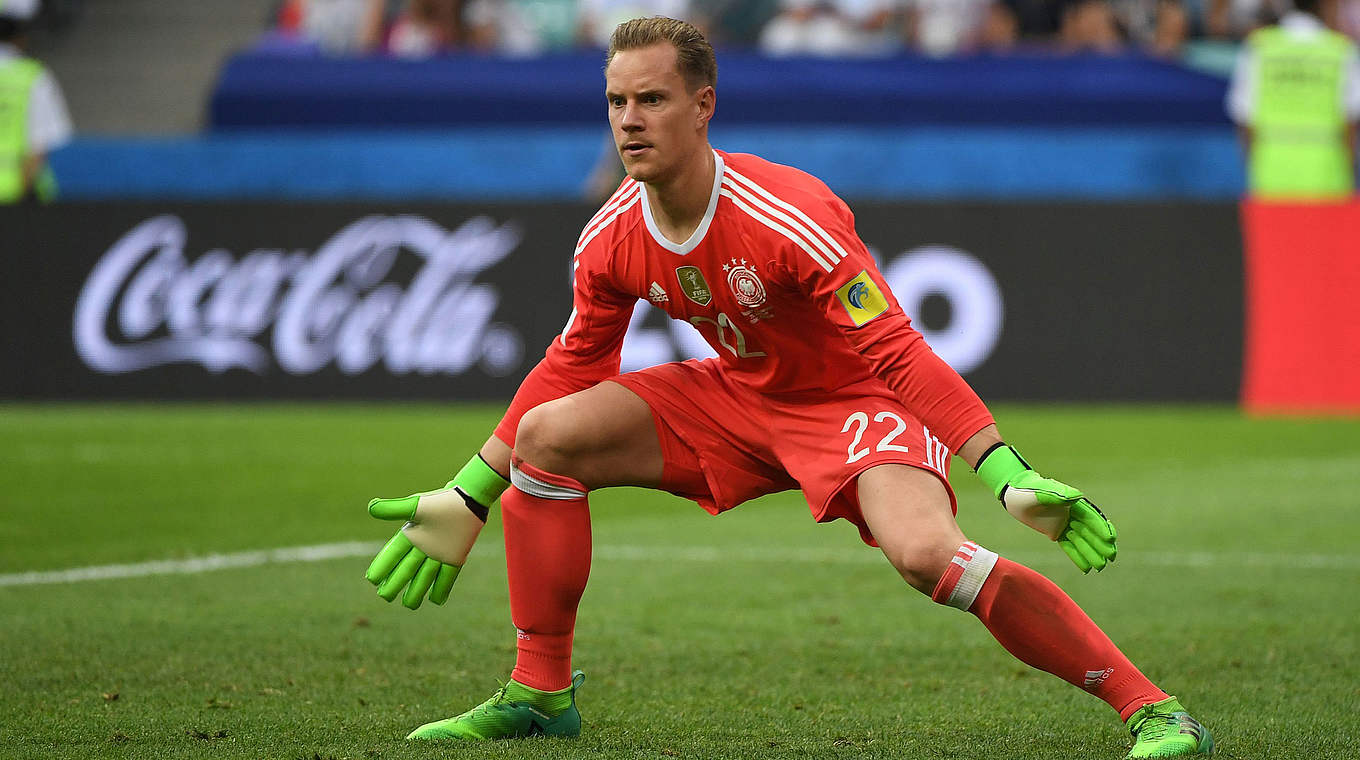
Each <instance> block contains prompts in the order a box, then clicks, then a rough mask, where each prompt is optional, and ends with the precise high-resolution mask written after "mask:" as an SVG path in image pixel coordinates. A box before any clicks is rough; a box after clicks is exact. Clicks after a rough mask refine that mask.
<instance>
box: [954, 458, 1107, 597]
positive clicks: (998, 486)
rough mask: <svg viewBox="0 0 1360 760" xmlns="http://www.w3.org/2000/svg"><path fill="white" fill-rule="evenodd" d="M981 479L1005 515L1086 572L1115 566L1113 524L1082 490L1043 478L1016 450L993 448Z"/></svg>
mask: <svg viewBox="0 0 1360 760" xmlns="http://www.w3.org/2000/svg"><path fill="white" fill-rule="evenodd" d="M977 474H978V477H979V478H981V479H982V482H983V483H985V484H986V485H987V487H988V488H991V489H992V493H993V494H995V495H996V498H998V499H1000V500H1001V505H1002V506H1004V507H1005V508H1006V511H1007V512H1010V513H1011V515H1012V516H1013V517H1015V519H1017V520H1019V521H1020V522H1022V523H1024V524H1026V525H1028V526H1029V527H1031V528H1033V529H1035V530H1037V531H1039V532H1040V533H1042V534H1044V535H1046V536H1048V537H1049V539H1050V540H1053V541H1057V542H1058V546H1059V547H1061V548H1062V550H1063V552H1064V553H1065V554H1067V556H1068V558H1070V559H1071V560H1072V563H1073V564H1075V565H1076V566H1077V568H1078V569H1079V570H1081V571H1082V572H1083V573H1089V572H1091V570H1093V569H1094V570H1095V571H1097V572H1099V571H1101V570H1104V569H1105V566H1106V565H1107V564H1109V563H1111V562H1113V561H1114V557H1115V554H1116V552H1117V547H1116V546H1115V530H1114V525H1113V524H1111V523H1110V521H1109V520H1107V519H1105V515H1104V514H1103V513H1102V512H1101V511H1100V510H1099V509H1097V508H1096V505H1095V504H1092V503H1091V502H1090V500H1089V499H1087V498H1085V497H1084V496H1082V493H1081V491H1079V490H1077V489H1075V488H1073V487H1072V486H1069V485H1067V484H1066V483H1060V482H1058V481H1056V480H1053V479H1051V478H1045V477H1043V476H1041V475H1040V474H1039V473H1037V472H1035V471H1034V470H1033V469H1032V468H1030V466H1029V463H1028V462H1026V461H1025V460H1024V459H1023V458H1021V456H1020V454H1019V452H1017V451H1016V450H1015V449H1013V448H1011V447H1010V446H1007V445H1006V444H998V445H997V446H995V447H993V448H992V449H991V450H990V451H988V452H987V454H986V455H984V456H983V457H982V461H980V462H978V467H977Z"/></svg>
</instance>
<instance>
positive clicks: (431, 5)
mask: <svg viewBox="0 0 1360 760" xmlns="http://www.w3.org/2000/svg"><path fill="white" fill-rule="evenodd" d="M461 6H462V2H461V0H410V2H409V3H408V4H407V5H406V8H405V9H404V10H403V11H402V12H401V13H400V14H399V15H398V16H397V19H396V21H395V22H393V24H392V30H391V31H390V32H389V33H388V35H387V52H389V53H391V54H392V55H394V56H397V57H398V58H429V57H430V56H433V55H437V54H439V53H446V52H448V51H449V50H451V49H453V47H454V46H455V45H456V44H458V43H459V42H460V41H461V39H462V37H463V34H462V26H461V19H460V16H461V11H462V7H461Z"/></svg>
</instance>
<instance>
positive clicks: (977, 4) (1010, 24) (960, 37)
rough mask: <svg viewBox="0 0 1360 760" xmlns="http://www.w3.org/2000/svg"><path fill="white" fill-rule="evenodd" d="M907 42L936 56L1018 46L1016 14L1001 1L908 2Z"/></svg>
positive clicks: (925, 0)
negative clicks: (1016, 44) (1016, 43)
mask: <svg viewBox="0 0 1360 760" xmlns="http://www.w3.org/2000/svg"><path fill="white" fill-rule="evenodd" d="M907 3H908V5H907V18H906V38H907V42H908V43H909V44H910V45H911V46H912V47H913V48H915V49H917V50H919V51H921V52H922V53H925V54H926V55H933V56H946V55H954V54H956V53H961V52H967V51H970V50H977V49H981V48H988V49H996V48H1008V47H1011V46H1012V45H1014V44H1015V41H1016V37H1017V36H1018V32H1019V29H1018V24H1017V23H1016V20H1015V14H1014V13H1012V12H1011V11H1010V9H1009V8H1007V7H1006V6H1005V5H1004V4H1003V3H1001V2H998V0H907Z"/></svg>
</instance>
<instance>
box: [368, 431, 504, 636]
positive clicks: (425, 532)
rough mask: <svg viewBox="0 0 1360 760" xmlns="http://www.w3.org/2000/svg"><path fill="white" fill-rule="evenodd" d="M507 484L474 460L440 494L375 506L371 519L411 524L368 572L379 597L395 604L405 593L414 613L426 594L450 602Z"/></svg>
mask: <svg viewBox="0 0 1360 760" xmlns="http://www.w3.org/2000/svg"><path fill="white" fill-rule="evenodd" d="M508 485H509V483H507V482H506V481H505V479H504V478H502V477H501V476H500V475H499V474H498V473H497V472H496V471H495V470H493V469H491V467H490V466H489V465H487V464H486V462H484V461H483V460H482V459H481V458H480V457H473V459H472V460H471V461H469V462H468V464H467V466H465V467H464V468H463V469H462V470H461V471H460V472H459V473H458V475H457V476H456V477H454V479H453V480H451V481H449V482H448V484H447V485H445V486H444V487H443V488H441V489H438V490H435V491H425V492H423V493H417V494H412V495H410V496H403V497H401V498H398V499H374V500H372V501H370V502H369V503H368V513H369V514H370V515H372V516H374V517H376V518H378V519H380V520H402V521H404V522H405V523H406V524H405V525H403V526H402V527H401V529H400V530H398V531H397V533H396V535H394V536H392V538H391V539H390V540H389V541H388V542H387V544H386V545H384V546H383V548H382V549H381V550H380V551H379V552H378V555H377V556H376V557H374V558H373V561H372V562H371V563H370V564H369V566H368V571H367V572H366V573H364V577H365V578H367V579H368V581H369V582H370V583H372V584H374V585H376V586H377V587H378V596H381V597H382V598H383V599H386V600H387V601H389V602H390V601H392V600H393V599H396V598H397V594H401V595H402V596H401V603H402V604H404V605H406V606H407V607H409V608H410V609H413V610H414V609H418V608H419V607H420V604H421V602H422V601H424V600H425V596H426V593H427V592H428V594H429V599H430V601H431V602H434V603H435V604H443V603H444V602H446V601H448V599H449V593H450V592H452V591H453V582H454V581H456V580H457V579H458V572H459V571H460V570H461V569H462V567H463V563H464V562H466V561H467V556H468V552H469V551H471V550H472V544H473V543H474V542H476V540H477V536H478V535H479V534H480V533H481V532H482V527H483V526H484V525H486V517H487V513H488V510H487V506H486V504H489V503H490V502H493V501H495V499H496V498H497V497H498V496H500V493H501V491H504V490H505V488H506V486H508ZM473 494H476V495H475V496H474V495H473ZM479 496H480V499H479V498H478V497H479ZM481 499H485V500H486V501H485V502H483V501H481ZM403 588H405V589H406V591H405V593H402V589H403Z"/></svg>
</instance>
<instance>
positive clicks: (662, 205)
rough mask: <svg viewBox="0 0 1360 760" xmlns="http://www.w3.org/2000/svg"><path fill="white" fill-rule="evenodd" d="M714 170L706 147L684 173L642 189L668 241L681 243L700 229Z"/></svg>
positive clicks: (710, 153) (648, 184) (711, 191)
mask: <svg viewBox="0 0 1360 760" xmlns="http://www.w3.org/2000/svg"><path fill="white" fill-rule="evenodd" d="M717 170H718V167H717V163H716V162H715V161H714V160H713V149H712V148H710V147H708V145H707V144H705V145H704V148H703V151H702V153H701V155H700V156H699V157H698V158H696V160H694V161H691V162H689V163H688V167H687V170H686V171H684V172H681V173H680V174H679V175H678V176H676V177H674V178H673V179H671V180H669V181H667V182H664V183H655V182H651V183H645V184H644V185H643V187H644V188H645V189H646V191H647V205H648V206H649V207H650V208H651V211H652V219H653V220H654V221H655V222H656V227H657V230H659V231H660V232H661V234H662V235H665V236H666V239H667V240H670V241H671V242H672V243H683V242H685V241H686V240H689V238H690V235H693V234H694V231H695V230H696V229H698V228H699V225H700V224H701V223H702V222H703V220H704V214H705V213H707V212H708V201H709V197H710V196H711V195H712V194H713V180H714V176H713V175H714V173H715V172H717Z"/></svg>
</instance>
